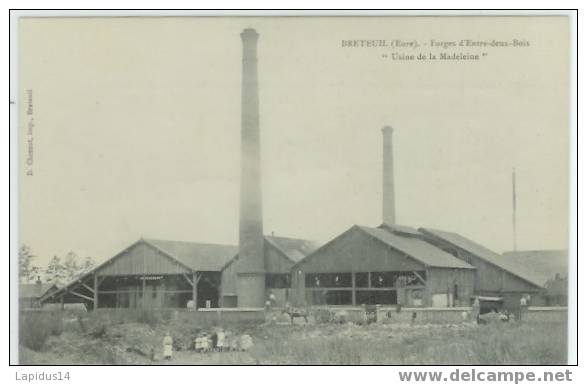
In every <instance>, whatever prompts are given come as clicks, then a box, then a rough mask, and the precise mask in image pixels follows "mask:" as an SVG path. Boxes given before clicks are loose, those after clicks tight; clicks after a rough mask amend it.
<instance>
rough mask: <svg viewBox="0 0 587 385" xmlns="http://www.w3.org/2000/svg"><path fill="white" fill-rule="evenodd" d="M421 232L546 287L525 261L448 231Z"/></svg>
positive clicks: (539, 276) (539, 275) (430, 230)
mask: <svg viewBox="0 0 587 385" xmlns="http://www.w3.org/2000/svg"><path fill="white" fill-rule="evenodd" d="M420 231H422V232H423V233H425V234H426V233H428V234H430V235H432V236H435V237H437V238H440V239H442V240H444V241H446V242H448V243H450V244H452V245H453V246H456V247H459V248H461V249H463V250H466V251H468V252H470V253H471V254H473V255H475V256H477V257H479V258H481V259H483V260H485V261H487V262H489V263H491V264H493V265H495V266H497V267H499V268H501V269H503V270H506V271H508V272H509V273H511V274H513V275H515V276H517V277H518V278H521V279H523V280H525V281H527V282H529V283H531V284H534V285H536V286H538V287H544V280H543V278H542V276H541V274H537V273H536V272H534V271H532V270H531V269H530V268H529V267H528V265H526V264H525V263H524V262H523V261H521V260H519V259H516V258H508V257H505V256H503V255H500V254H498V253H496V252H494V251H492V250H490V249H488V248H486V247H484V246H481V245H480V244H478V243H475V242H473V241H472V240H470V239H468V238H465V237H463V236H462V235H460V234H457V233H451V232H448V231H441V230H436V229H428V228H421V229H420Z"/></svg>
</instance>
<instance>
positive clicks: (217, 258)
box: [145, 239, 238, 271]
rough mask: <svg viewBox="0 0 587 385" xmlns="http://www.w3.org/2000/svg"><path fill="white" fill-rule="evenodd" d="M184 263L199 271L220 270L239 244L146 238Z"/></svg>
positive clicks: (236, 250)
mask: <svg viewBox="0 0 587 385" xmlns="http://www.w3.org/2000/svg"><path fill="white" fill-rule="evenodd" d="M145 242H147V243H150V244H151V245H153V246H155V247H157V248H159V249H160V250H161V251H164V252H165V253H167V254H169V255H170V256H171V257H173V258H175V259H177V260H178V261H179V262H181V263H183V264H184V265H186V266H188V267H191V268H192V269H194V270H197V271H220V270H222V268H223V267H224V265H226V264H227V263H228V262H229V261H230V260H231V259H232V258H233V257H234V256H235V255H236V254H237V253H238V246H233V245H217V244H211V243H197V242H184V241H166V240H160V239H145Z"/></svg>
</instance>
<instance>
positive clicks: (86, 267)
mask: <svg viewBox="0 0 587 385" xmlns="http://www.w3.org/2000/svg"><path fill="white" fill-rule="evenodd" d="M94 266H95V263H94V260H93V259H92V258H91V257H86V259H84V262H83V263H82V265H81V269H80V275H81V274H85V273H87V272H88V271H90V270H92V269H93V268H94Z"/></svg>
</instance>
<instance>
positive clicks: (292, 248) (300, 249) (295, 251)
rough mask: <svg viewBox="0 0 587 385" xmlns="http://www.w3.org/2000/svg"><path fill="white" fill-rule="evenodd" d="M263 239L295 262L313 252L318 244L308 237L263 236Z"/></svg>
mask: <svg viewBox="0 0 587 385" xmlns="http://www.w3.org/2000/svg"><path fill="white" fill-rule="evenodd" d="M265 240H266V241H267V242H269V243H271V244H272V245H273V246H275V247H277V248H278V249H279V250H280V251H281V252H282V253H284V254H285V255H286V256H287V257H288V258H289V259H291V260H292V262H294V263H297V262H299V261H301V260H302V259H304V258H305V257H306V256H308V255H309V254H311V253H313V252H314V251H315V250H316V249H317V248H318V247H319V246H320V245H319V244H318V243H317V242H315V241H311V240H308V239H299V238H285V237H275V236H272V235H271V236H269V235H266V236H265Z"/></svg>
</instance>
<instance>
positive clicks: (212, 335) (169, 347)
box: [163, 328, 253, 360]
mask: <svg viewBox="0 0 587 385" xmlns="http://www.w3.org/2000/svg"><path fill="white" fill-rule="evenodd" d="M252 346H253V338H252V337H251V336H250V335H249V334H243V335H235V334H233V333H232V332H231V331H230V330H227V331H224V330H223V329H221V328H217V329H215V330H213V331H212V332H206V331H203V332H201V333H199V334H198V335H197V336H196V337H195V338H194V345H193V350H194V351H195V352H197V353H208V352H229V351H232V352H243V351H246V350H249V349H250V348H251V347H252ZM172 354H173V339H172V338H171V336H170V334H169V333H167V334H166V335H165V337H164V338H163V358H165V359H167V360H170V359H171V355H172Z"/></svg>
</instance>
